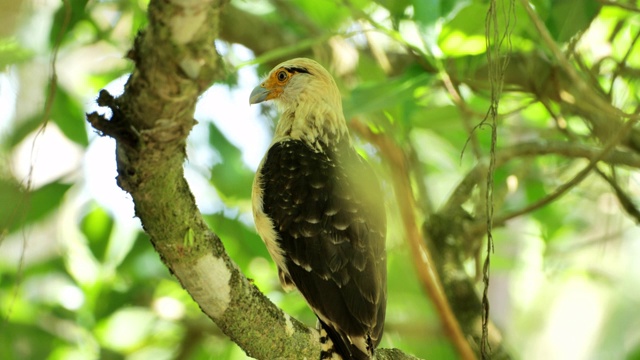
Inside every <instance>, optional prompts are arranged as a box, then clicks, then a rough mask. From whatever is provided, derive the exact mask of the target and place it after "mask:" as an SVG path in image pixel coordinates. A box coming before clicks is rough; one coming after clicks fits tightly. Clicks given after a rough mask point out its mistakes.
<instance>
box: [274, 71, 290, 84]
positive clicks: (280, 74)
mask: <svg viewBox="0 0 640 360" xmlns="http://www.w3.org/2000/svg"><path fill="white" fill-rule="evenodd" d="M276 76H277V77H278V81H280V82H282V81H285V80H287V78H288V77H289V74H288V73H287V72H286V71H284V70H282V71H279V72H278V74H277V75H276Z"/></svg>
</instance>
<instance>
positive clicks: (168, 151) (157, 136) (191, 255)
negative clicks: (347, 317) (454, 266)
mask: <svg viewBox="0 0 640 360" xmlns="http://www.w3.org/2000/svg"><path fill="white" fill-rule="evenodd" d="M225 2H226V1H224V0H209V1H201V0H170V1H151V3H150V4H149V10H148V12H149V15H148V16H149V27H148V28H147V29H146V30H144V31H142V32H141V33H139V34H138V36H137V38H136V40H135V44H134V47H133V49H131V50H130V52H129V54H128V57H129V58H130V59H131V60H133V61H134V62H135V69H134V70H133V73H132V74H131V77H130V78H129V80H128V82H127V84H126V86H125V92H124V94H123V95H122V96H120V97H118V98H113V97H112V96H111V95H110V94H109V93H107V92H106V91H104V90H103V91H101V93H100V96H99V97H98V104H99V105H101V106H105V107H108V108H110V109H111V111H112V115H111V117H110V118H106V117H104V116H102V115H98V114H97V113H92V114H88V116H87V118H88V121H89V122H90V123H91V124H92V126H93V127H94V128H95V129H96V130H98V131H99V132H101V133H102V134H103V135H107V136H111V137H113V138H114V139H115V140H116V159H117V167H118V177H117V182H118V185H119V186H120V187H121V188H122V189H124V190H125V191H127V192H129V193H130V194H131V196H132V198H133V202H134V205H135V212H136V216H138V217H139V218H140V220H141V222H142V225H143V228H144V230H145V232H146V233H147V234H148V235H149V237H150V240H151V243H152V244H153V246H154V248H155V249H156V251H157V252H158V254H159V255H160V258H161V259H162V261H163V262H164V264H165V265H166V266H167V267H168V268H169V270H170V271H171V273H172V274H173V275H174V276H175V277H176V278H177V279H178V281H180V283H181V284H182V286H183V287H184V288H185V290H187V291H188V292H189V294H190V295H191V296H192V297H193V299H194V300H195V301H196V302H197V303H198V304H199V306H200V308H201V309H202V311H203V312H204V313H205V314H206V315H207V316H208V317H209V318H211V319H212V320H213V321H214V322H215V323H216V324H217V325H218V327H219V328H220V329H221V330H222V331H223V332H224V333H225V334H226V335H227V336H229V338H230V339H231V340H232V341H234V342H235V343H237V344H238V345H239V346H240V347H241V348H242V349H243V350H244V351H245V352H246V353H247V355H249V356H251V357H254V358H258V359H301V358H307V359H318V358H319V357H320V344H319V339H318V334H317V332H316V331H315V330H313V329H310V328H308V327H307V326H305V325H304V324H302V323H300V322H299V321H297V320H296V319H293V318H291V317H290V316H289V315H287V314H285V313H283V312H282V310H280V309H279V308H277V307H276V306H275V305H274V304H273V303H271V302H270V301H269V300H268V299H267V298H266V297H265V296H264V295H263V294H262V293H261V292H260V291H259V290H258V289H257V288H256V287H255V286H254V285H253V284H252V283H251V282H250V281H249V280H248V279H247V278H246V277H245V276H244V275H243V274H242V273H241V272H240V270H239V268H238V266H237V265H236V264H235V263H234V262H233V261H232V260H231V259H230V258H229V257H228V255H227V254H226V252H225V249H224V247H223V245H222V243H221V241H220V239H219V238H218V236H217V235H216V234H215V233H214V232H212V231H210V230H209V229H208V227H207V225H206V224H205V222H204V220H203V218H202V215H201V214H200V212H199V210H198V208H197V207H196V204H195V200H194V198H193V195H192V193H191V191H190V189H189V185H188V184H187V182H186V180H185V178H184V174H183V163H184V160H185V144H186V138H187V136H188V134H189V132H190V131H191V129H192V127H193V126H194V125H195V124H197V122H196V121H195V120H194V119H193V114H194V111H195V104H196V102H197V99H198V96H199V95H200V94H202V93H203V92H204V91H205V90H206V89H207V88H208V87H209V86H210V85H211V84H212V83H213V82H214V81H215V80H219V79H222V78H223V76H224V71H223V66H222V62H221V60H220V56H219V55H218V53H217V52H216V50H215V47H214V40H215V39H216V38H217V36H218V31H217V29H218V28H219V18H220V17H219V15H220V12H221V10H222V8H223V6H224V5H225ZM274 276H276V275H275V274H274ZM379 358H380V359H415V358H414V357H411V356H409V355H405V354H403V353H402V352H401V351H398V350H395V349H394V350H380V351H379Z"/></svg>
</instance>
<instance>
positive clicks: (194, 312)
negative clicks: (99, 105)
mask: <svg viewBox="0 0 640 360" xmlns="http://www.w3.org/2000/svg"><path fill="white" fill-rule="evenodd" d="M498 3H499V6H500V10H501V11H504V10H506V9H509V5H514V8H513V9H514V10H513V13H512V14H511V13H507V12H502V13H501V17H500V19H501V20H500V21H501V25H500V26H502V28H501V30H504V29H506V26H507V23H506V22H505V20H504V19H506V18H511V19H512V20H513V19H515V20H516V21H515V22H513V23H511V24H509V26H511V27H510V29H511V33H510V37H509V39H510V42H509V46H510V49H507V47H506V46H507V44H506V43H505V44H503V48H502V51H503V53H507V50H510V54H511V62H510V67H509V68H508V69H507V71H506V73H505V88H504V92H503V94H502V98H501V102H500V117H499V119H498V126H499V127H498V136H499V140H498V151H499V154H504V156H505V157H506V158H507V159H508V160H509V161H507V162H505V163H504V164H500V166H499V167H497V169H496V172H495V194H494V196H495V204H494V205H495V211H496V215H497V218H498V219H508V221H504V222H498V223H497V224H496V228H495V229H494V234H493V235H494V241H495V252H494V253H493V255H492V263H491V266H492V267H491V275H492V278H491V288H490V299H491V316H492V319H493V321H494V322H495V324H496V326H497V329H499V331H500V335H501V337H502V340H501V341H503V344H504V345H505V346H506V348H507V351H508V353H509V354H510V355H511V356H512V357H513V358H522V359H603V358H607V359H640V330H639V329H640V316H638V311H637V309H638V308H639V305H640V295H639V293H638V291H637V289H638V286H639V285H640V265H639V262H638V261H636V259H637V257H638V256H639V255H640V243H639V241H638V239H640V231H639V230H638V228H637V225H636V224H637V222H638V221H639V220H640V216H638V206H640V205H639V204H640V200H639V199H640V173H639V172H638V168H639V166H640V165H639V163H640V162H638V160H637V157H638V151H639V149H640V147H638V146H637V144H638V143H637V142H634V138H633V136H634V135H633V134H634V131H638V129H637V127H636V128H635V129H634V130H633V131H631V132H630V135H629V136H630V138H629V139H625V140H623V141H620V142H619V144H617V145H618V146H617V147H616V153H615V155H616V156H618V159H619V160H618V161H613V160H611V161H603V162H601V163H599V164H598V167H597V171H592V172H591V173H590V175H589V176H588V177H587V178H586V179H585V180H583V181H581V182H579V184H577V185H576V186H573V187H572V188H571V189H570V190H569V191H568V192H567V193H566V194H565V195H564V196H562V197H560V198H559V199H557V200H555V201H550V202H549V203H548V204H546V206H543V207H540V208H537V209H535V210H534V211H529V212H526V213H525V214H522V215H518V216H515V215H514V216H511V214H514V213H515V212H516V211H517V210H518V209H522V208H524V207H525V206H527V205H528V204H531V203H535V202H536V201H538V200H540V199H544V198H545V197H547V196H548V195H549V194H550V193H552V192H553V191H554V190H555V189H557V188H558V187H560V186H561V185H562V184H565V183H567V182H569V181H571V180H572V179H573V178H574V177H575V174H576V173H577V172H579V171H580V170H581V169H583V168H584V167H585V166H586V164H587V163H588V158H590V157H591V158H593V157H594V156H595V155H593V154H597V152H598V151H599V149H601V148H602V147H603V144H606V142H607V140H608V139H611V138H612V135H610V134H611V133H615V131H616V130H618V129H619V128H620V127H621V124H622V122H621V119H620V117H617V116H613V118H614V119H615V120H616V121H618V122H619V123H616V122H615V121H613V120H611V117H607V116H605V115H607V113H605V110H607V109H604V110H603V109H601V108H600V109H599V110H598V109H594V103H593V96H594V94H596V95H597V96H601V98H603V99H606V102H607V103H608V104H611V105H612V106H613V107H615V108H617V109H620V110H622V111H625V112H629V113H631V112H634V111H637V106H638V96H639V94H640V92H639V91H638V80H637V79H638V77H637V74H638V71H639V69H638V67H639V66H640V63H639V61H640V47H639V46H638V45H637V40H638V38H639V35H638V34H640V25H639V24H640V10H639V9H638V3H636V2H633V1H628V2H627V1H616V2H613V1H595V0H589V1H582V0H561V1H544V0H539V1H531V2H529V5H530V6H531V7H532V8H533V9H534V13H535V14H536V16H537V19H538V20H539V21H540V22H541V24H542V25H543V26H544V29H546V31H548V35H549V36H550V39H551V43H550V42H549V41H548V39H545V37H544V36H543V35H544V34H543V32H542V31H541V30H540V29H539V28H537V27H536V24H535V22H534V21H533V20H532V19H531V18H530V17H529V16H528V14H527V12H526V10H525V8H524V6H523V2H521V1H515V2H509V1H499V2H498ZM488 6H489V2H488V1H476V0H473V1H472V0H457V1H437V0H431V1H423V0H415V1H409V0H406V1H385V0H378V1H368V0H357V1H350V2H338V1H332V0H321V1H318V0H294V1H289V2H287V1H282V0H273V1H253V0H251V1H250V0H247V1H241V0H237V1H235V0H234V1H231V3H230V4H228V5H227V6H226V8H225V11H224V13H223V15H222V22H223V26H222V29H221V37H220V39H219V40H218V41H217V44H216V45H217V47H218V49H219V51H220V52H221V53H222V54H223V55H224V58H225V60H226V63H227V66H228V77H227V79H226V81H225V82H223V83H219V84H215V85H214V86H213V87H212V88H211V89H210V90H209V91H208V92H207V93H205V95H203V97H202V98H201V101H200V103H199V105H198V109H197V112H196V115H195V117H196V119H197V120H198V121H199V124H198V125H197V126H196V127H195V128H194V130H193V132H192V134H191V136H190V138H189V143H188V148H187V150H188V158H189V160H188V162H187V163H186V164H185V168H186V175H187V178H188V180H189V182H190V185H191V187H192V189H193V191H194V193H195V195H196V199H197V202H198V205H199V207H200V209H201V210H202V211H203V213H205V215H206V219H207V221H208V222H209V225H210V226H211V228H212V229H214V230H215V231H216V233H217V234H218V235H219V236H220V238H221V239H222V240H223V241H224V243H225V247H226V249H227V251H228V253H229V254H230V256H231V257H232V258H233V259H234V261H236V262H237V263H238V265H239V266H240V268H241V269H242V271H243V272H244V273H245V274H246V275H247V276H248V277H249V278H251V279H253V281H254V283H255V284H256V285H257V286H258V287H259V288H260V289H261V290H262V291H263V292H265V293H266V294H267V295H268V296H269V298H271V299H272V301H274V302H275V303H276V304H278V305H279V306H280V307H282V308H283V309H285V311H286V312H288V313H289V314H291V315H293V316H295V317H296V318H299V319H301V320H302V321H304V322H306V323H307V324H309V325H313V324H314V317H313V315H312V314H311V313H310V311H309V310H308V309H307V307H306V305H305V304H304V302H303V301H302V300H301V298H300V296H299V295H298V294H295V293H293V294H284V293H283V292H282V291H281V290H280V287H279V285H278V284H277V280H276V278H277V277H276V272H275V267H274V265H273V264H272V262H271V260H270V259H269V257H268V255H267V253H266V251H265V249H264V247H263V246H262V243H261V241H260V239H259V238H258V236H257V235H256V233H255V231H254V229H253V225H252V219H251V215H250V190H249V189H250V184H251V181H252V178H253V171H254V170H255V168H256V167H257V164H258V162H259V160H260V157H261V155H262V153H263V152H264V150H265V149H266V147H267V146H268V143H269V139H270V134H271V131H272V128H273V122H274V121H275V118H276V115H275V113H274V110H273V109H271V108H269V107H268V106H267V107H254V108H250V107H249V106H248V105H247V98H248V94H249V92H250V89H251V88H252V87H253V86H255V85H256V84H257V83H258V82H259V80H258V79H259V76H260V75H263V74H264V73H265V72H266V71H268V69H270V68H271V66H273V65H274V64H275V63H277V62H278V61H279V60H281V59H283V58H289V57H293V56H299V55H304V56H311V57H314V58H316V59H318V60H319V61H321V62H323V63H324V64H325V65H327V67H329V68H330V69H331V70H332V72H333V73H334V74H335V75H336V77H337V79H338V82H339V85H340V87H341V90H342V92H343V95H344V107H345V113H346V115H347V118H348V119H357V120H358V121H362V122H365V123H366V124H367V126H368V127H369V128H370V129H372V130H374V132H375V133H377V134H382V136H384V137H387V138H389V139H392V140H393V141H394V142H395V143H397V144H400V148H401V149H402V150H403V151H404V153H405V154H407V155H408V156H409V159H410V160H411V165H412V169H411V176H412V179H413V190H414V194H415V196H416V198H417V199H418V205H419V206H418V208H417V209H416V211H417V212H418V213H419V214H420V216H421V217H422V218H423V220H424V221H425V222H426V223H427V224H432V225H433V224H434V223H433V221H434V219H436V220H437V217H436V216H435V215H436V214H437V211H436V210H434V209H441V208H443V207H444V206H445V204H446V203H447V201H448V200H449V199H450V196H451V195H452V194H454V193H455V189H456V186H457V184H458V183H460V182H461V181H462V179H464V178H465V176H467V174H468V173H469V172H470V171H471V170H472V169H473V168H474V166H476V164H477V163H479V162H483V161H484V162H486V160H487V158H488V156H489V147H490V129H489V127H488V126H480V127H476V125H478V124H480V123H481V121H482V120H483V119H484V117H485V114H486V111H487V109H488V108H489V105H490V96H489V95H490V88H489V85H488V84H489V78H488V77H487V72H488V69H487V56H486V55H487V54H486V41H485V25H486V24H485V21H486V18H485V15H486V13H487V9H488ZM146 8H147V3H146V2H145V1H121V0H115V1H82V0H80V1H77V0H68V1H64V2H57V1H46V0H44V1H28V0H17V1H13V2H2V3H1V4H0V18H1V19H2V24H6V25H3V27H2V29H0V71H1V73H0V109H1V111H0V147H1V152H0V156H1V157H0V159H1V160H2V161H1V162H0V240H1V242H0V274H1V275H0V276H1V277H0V308H1V315H2V320H1V321H2V323H1V328H0V329H1V333H2V336H0V358H3V359H91V358H100V359H121V358H127V359H147V358H153V359H173V358H176V359H200V358H202V359H218V358H222V359H242V358H245V357H246V356H245V355H244V352H243V351H242V350H241V349H239V348H238V347H237V346H235V345H234V344H233V343H232V342H230V341H229V340H228V339H227V338H226V337H225V336H224V335H223V334H222V333H221V332H220V331H219V330H218V329H217V328H216V327H215V325H214V324H212V323H211V322H210V321H209V320H208V319H206V317H205V316H203V314H202V313H201V312H200V310H199V308H198V307H197V305H196V304H195V303H194V302H193V301H192V300H191V298H190V297H189V296H188V294H186V292H184V291H183V290H182V289H181V287H180V286H179V284H178V283H177V282H176V281H174V279H173V278H172V277H171V275H170V274H169V272H168V270H167V269H166V268H165V267H164V266H163V265H162V263H161V262H160V259H159V258H158V256H157V255H156V253H155V252H154V250H153V248H152V247H151V246H150V243H149V241H148V238H147V237H146V235H145V234H144V233H143V232H142V231H141V229H140V225H139V223H138V221H137V220H136V219H135V218H134V217H133V206H132V205H133V204H132V202H131V200H130V198H128V196H127V194H125V193H124V192H123V191H121V190H120V189H119V188H118V187H117V185H116V182H115V176H116V172H115V163H114V156H113V155H114V143H113V141H112V140H110V139H106V138H100V137H98V136H97V135H96V134H95V133H94V132H93V131H92V130H91V129H90V127H89V126H88V125H87V124H86V122H85V115H84V114H85V112H89V111H94V110H95V109H96V105H95V103H94V102H95V96H96V94H97V93H98V91H99V90H100V89H102V88H107V89H109V90H110V91H111V92H112V93H116V94H117V93H119V92H122V86H123V84H124V82H125V81H126V76H127V74H128V73H129V72H130V70H131V68H132V64H131V63H130V62H128V61H126V60H125V56H124V55H125V54H126V53H127V51H128V49H129V48H130V47H131V44H132V41H133V39H134V37H135V35H136V33H137V31H138V30H140V29H141V28H144V26H145V24H146V22H147V17H146ZM504 14H508V16H506V17H504V16H502V15H504ZM554 46H555V47H556V48H557V49H559V50H560V51H561V53H562V54H564V55H565V56H566V58H567V59H568V64H569V66H570V68H571V69H572V70H573V71H576V72H578V74H579V78H580V79H582V80H583V81H584V82H585V83H587V84H588V85H589V86H588V88H587V89H583V88H579V89H578V90H576V88H573V87H572V86H571V85H573V84H572V81H571V80H572V79H571V78H570V79H569V80H567V79H566V76H567V75H566V71H567V68H566V66H565V64H563V63H562V61H561V60H562V59H560V58H559V57H558V53H557V52H554ZM54 54H56V55H55V56H57V59H56V63H55V69H56V71H55V73H54V72H53V64H52V59H53V57H54ZM53 76H56V79H57V82H54V81H52V77H53ZM567 84H569V85H567ZM52 95H53V96H52ZM595 105H598V103H595ZM599 111H601V112H599ZM607 111H609V110H607ZM609 115H610V111H609ZM599 118H604V119H605V121H604V123H602V122H598V121H597V120H598V119H599ZM603 124H604V125H603ZM611 127H612V128H611ZM474 128H475V131H472V129H474ZM612 129H613V130H612ZM355 133H356V138H357V140H358V144H359V148H360V150H361V152H362V153H363V154H364V155H365V156H367V157H369V158H370V161H371V162H372V163H373V164H375V165H376V169H377V171H378V173H379V174H380V176H381V177H382V178H383V181H384V184H383V185H384V187H385V190H386V191H385V194H382V195H381V201H385V202H386V203H387V205H388V208H389V212H390V219H389V221H390V229H389V236H388V244H387V249H388V252H389V305H388V317H387V323H386V332H385V338H384V339H383V343H382V344H381V346H382V347H397V348H400V349H402V350H403V351H405V352H409V353H413V354H416V355H418V356H420V357H422V358H428V359H449V358H451V359H454V358H457V355H456V352H455V350H454V349H453V347H452V346H451V345H450V343H449V341H448V339H447V338H446V337H445V336H444V334H443V333H442V329H441V326H440V323H439V318H438V316H437V314H436V313H435V310H434V308H433V306H432V305H431V302H430V301H429V299H428V298H427V297H426V296H425V294H424V292H423V290H422V288H421V286H420V283H419V281H418V279H417V276H416V275H415V270H414V267H413V264H412V262H411V256H410V253H409V251H410V250H409V247H408V245H407V244H406V241H405V236H404V233H403V228H402V226H401V219H399V215H398V209H397V205H396V203H395V199H394V196H393V192H392V189H391V185H390V182H391V180H390V178H391V175H390V172H392V170H390V168H391V169H392V168H393V167H392V166H389V164H387V163H385V161H384V159H383V157H382V156H381V155H380V154H379V153H378V151H377V150H376V149H374V148H373V147H371V146H370V145H368V144H367V142H366V140H365V139H364V136H363V134H361V133H358V132H355ZM523 144H525V145H526V144H529V145H531V146H532V148H534V149H536V151H532V152H531V153H526V152H525V151H523V150H522V149H523V146H524V145H523ZM558 144H560V145H562V146H560V145H558ZM556 145H558V147H555V146H556ZM545 148H546V152H545V151H542V150H543V149H545ZM541 149H542V150H541ZM500 151H502V152H500ZM518 151H520V152H518ZM589 151H591V152H589ZM585 152H588V154H591V155H590V156H577V155H574V154H576V153H582V154H584V153H585ZM483 198H484V197H483V195H482V188H481V186H480V187H479V189H476V190H475V191H474V192H473V193H471V194H470V195H469V197H468V199H466V201H465V202H464V204H463V206H462V209H464V213H465V214H466V215H465V216H468V221H466V222H463V223H454V225H452V226H453V228H449V229H447V231H448V232H449V233H450V234H451V236H450V237H449V239H453V240H452V241H458V242H459V243H458V245H457V247H456V249H457V250H458V252H459V253H458V254H457V256H458V257H459V258H460V259H461V262H462V264H463V265H464V267H465V270H466V271H465V272H464V273H460V274H457V276H465V277H468V278H474V277H475V276H476V275H477V274H478V270H477V264H478V259H480V258H481V257H483V256H484V253H483V252H482V250H480V249H484V245H482V244H481V242H482V236H478V231H477V228H478V226H479V225H478V224H481V223H482V222H483V209H484V205H483ZM474 229H475V230H474ZM427 231H428V230H427ZM480 233H482V231H480ZM438 261H443V262H445V263H446V260H438ZM477 290H478V292H480V291H481V283H479V282H478V283H477Z"/></svg>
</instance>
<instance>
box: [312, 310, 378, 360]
mask: <svg viewBox="0 0 640 360" xmlns="http://www.w3.org/2000/svg"><path fill="white" fill-rule="evenodd" d="M319 322H320V343H321V346H322V350H321V353H320V359H321V360H338V359H343V360H370V359H371V357H372V356H370V355H369V354H366V353H364V352H363V351H362V350H361V349H360V348H358V347H357V346H356V345H354V344H352V343H351V342H350V341H349V339H348V338H347V337H346V336H344V335H342V334H340V333H338V332H337V331H336V330H335V329H334V328H332V327H331V326H329V325H327V324H325V323H324V322H322V320H319ZM367 348H368V349H371V355H373V346H372V344H371V342H370V341H367Z"/></svg>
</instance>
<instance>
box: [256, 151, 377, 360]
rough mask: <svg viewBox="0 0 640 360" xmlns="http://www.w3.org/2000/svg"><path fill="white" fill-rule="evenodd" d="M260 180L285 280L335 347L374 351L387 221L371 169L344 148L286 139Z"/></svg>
mask: <svg viewBox="0 0 640 360" xmlns="http://www.w3.org/2000/svg"><path fill="white" fill-rule="evenodd" d="M260 176H261V180H262V187H263V208H264V212H265V213H266V214H267V216H268V217H269V218H270V219H271V220H272V221H273V223H274V227H275V230H276V232H277V234H278V237H279V239H278V241H279V246H280V247H281V248H282V249H283V250H284V253H285V260H286V269H281V271H283V272H284V275H285V276H284V280H285V281H286V282H289V281H290V282H293V284H294V285H295V286H296V287H297V288H298V290H299V291H300V292H301V293H302V295H303V296H304V297H305V299H306V300H307V302H308V303H309V305H310V306H311V308H312V309H313V310H314V312H315V313H316V315H318V318H319V319H320V320H321V322H322V323H323V324H325V325H327V326H329V327H330V328H331V329H330V330H332V331H333V336H331V335H332V334H331V333H332V331H328V332H329V335H330V336H331V337H332V340H333V341H334V343H336V342H338V341H342V342H344V344H339V343H338V344H337V345H338V346H341V345H342V346H345V347H347V348H349V350H348V351H349V352H352V353H353V352H355V351H356V350H355V349H354V348H353V346H352V345H350V343H354V344H355V345H357V347H358V348H359V349H360V351H362V352H367V353H370V354H371V353H372V352H373V348H375V346H376V345H377V344H378V343H379V342H380V338H381V336H382V331H383V327H384V316H385V307H386V254H385V248H384V245H385V244H384V243H385V233H386V217H385V213H384V203H383V196H382V194H381V191H380V188H379V185H378V183H377V180H376V177H375V175H374V173H373V171H372V170H371V168H370V167H369V165H368V164H367V163H366V162H364V160H363V159H362V158H361V157H360V156H359V155H358V154H357V153H356V152H355V151H354V150H353V149H352V148H351V146H350V145H349V144H347V143H343V144H339V145H338V147H336V148H335V149H331V150H328V151H327V152H315V151H313V150H312V149H311V148H310V147H309V146H307V145H306V144H305V143H304V142H302V141H297V140H285V141H282V142H279V143H276V144H274V145H273V146H272V147H271V148H270V149H269V152H268V153H267V158H266V159H265V162H264V164H263V166H262V168H261V174H260ZM336 334H339V335H340V337H341V339H335V338H334V337H335V336H336ZM343 350H346V349H343ZM354 355H356V354H355V353H354Z"/></svg>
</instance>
